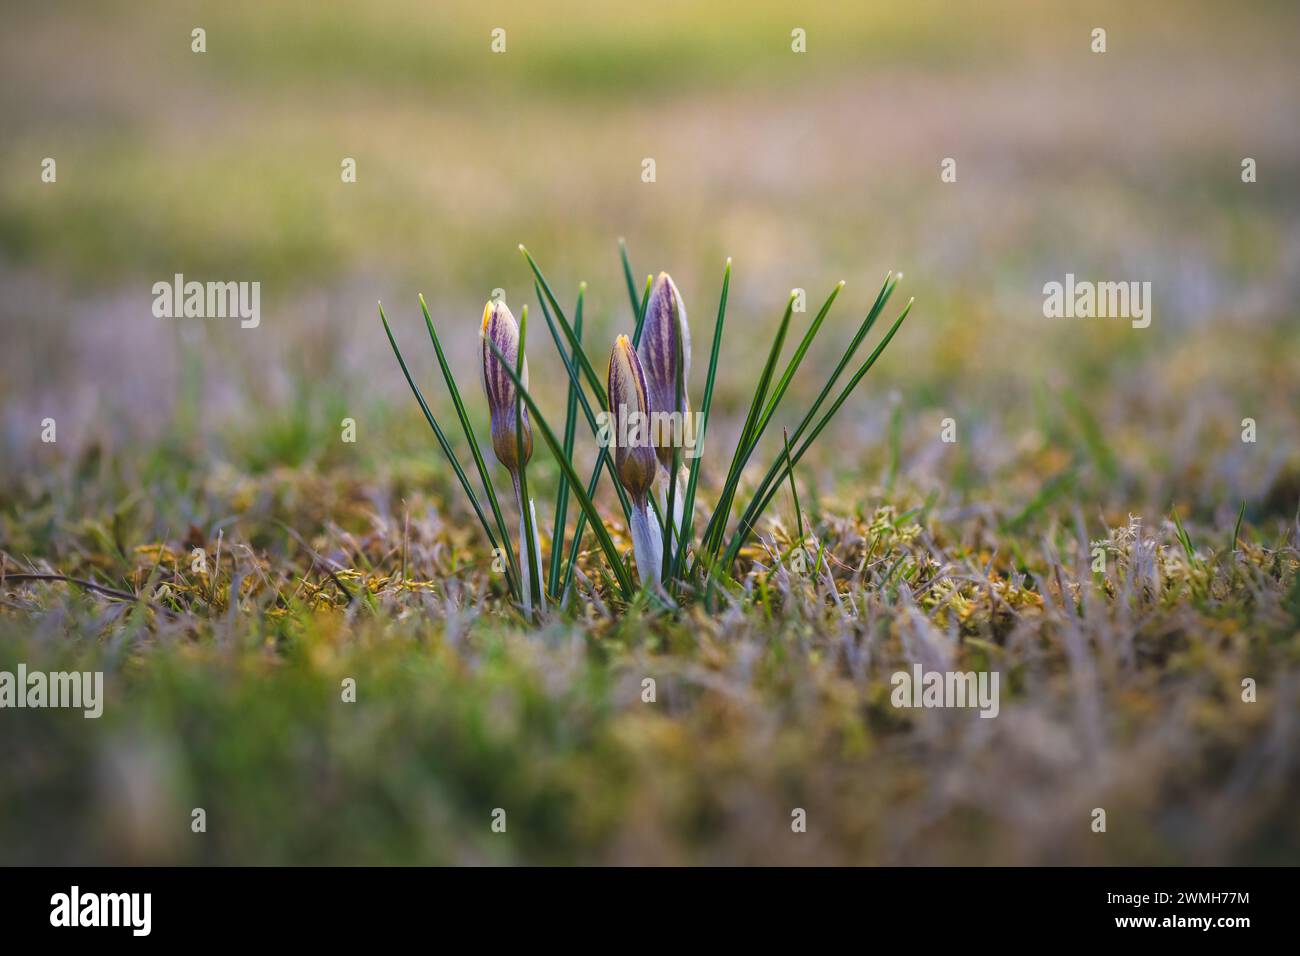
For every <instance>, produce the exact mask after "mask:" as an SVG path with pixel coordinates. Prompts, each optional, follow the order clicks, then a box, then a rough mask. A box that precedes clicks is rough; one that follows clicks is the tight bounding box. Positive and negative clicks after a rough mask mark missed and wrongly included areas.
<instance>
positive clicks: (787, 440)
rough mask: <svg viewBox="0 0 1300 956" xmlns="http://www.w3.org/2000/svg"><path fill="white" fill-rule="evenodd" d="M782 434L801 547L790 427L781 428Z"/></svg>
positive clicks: (801, 527)
mask: <svg viewBox="0 0 1300 956" xmlns="http://www.w3.org/2000/svg"><path fill="white" fill-rule="evenodd" d="M781 431H782V434H783V435H784V437H785V461H786V470H787V471H788V472H789V474H790V496H791V497H792V498H794V518H795V521H796V522H798V526H799V547H801V548H802V547H803V539H804V533H803V509H802V508H800V507H799V489H798V488H797V487H796V486H795V483H794V459H793V458H792V457H791V456H790V429H788V428H783V429H782V430H781Z"/></svg>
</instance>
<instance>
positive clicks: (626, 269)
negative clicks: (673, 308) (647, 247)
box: [618, 239, 641, 319]
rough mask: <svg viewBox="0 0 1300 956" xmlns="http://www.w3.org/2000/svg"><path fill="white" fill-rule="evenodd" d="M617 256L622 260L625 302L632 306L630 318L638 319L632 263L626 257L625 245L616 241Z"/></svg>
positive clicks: (621, 241) (620, 241)
mask: <svg viewBox="0 0 1300 956" xmlns="http://www.w3.org/2000/svg"><path fill="white" fill-rule="evenodd" d="M618 255H619V258H620V259H622V260H623V281H624V282H626V283H627V300H628V302H630V303H631V304H632V317H633V318H634V319H635V318H638V317H639V316H640V314H641V313H640V312H639V311H638V310H637V307H636V278H635V275H634V274H633V272H632V262H631V260H630V259H628V257H627V243H626V242H624V241H623V240H622V239H620V240H619V241H618Z"/></svg>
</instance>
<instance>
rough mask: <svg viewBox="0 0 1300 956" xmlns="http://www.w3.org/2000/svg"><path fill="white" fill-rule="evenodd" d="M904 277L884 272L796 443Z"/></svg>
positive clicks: (764, 484) (765, 484)
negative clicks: (870, 303)
mask: <svg viewBox="0 0 1300 956" xmlns="http://www.w3.org/2000/svg"><path fill="white" fill-rule="evenodd" d="M901 278H902V275H901V274H898V275H895V274H894V273H892V272H891V273H889V274H887V275H886V276H885V281H884V284H883V285H881V287H880V291H879V292H878V293H877V294H876V300H875V302H873V303H872V306H871V309H870V310H869V311H868V312H867V314H866V317H865V318H863V320H862V323H861V324H860V325H859V326H858V330H857V332H855V333H854V335H853V339H852V340H851V341H850V342H849V345H848V347H847V348H846V349H845V350H844V353H843V354H842V355H841V356H840V360H839V362H838V363H836V365H835V369H834V370H833V371H832V372H831V374H830V377H829V378H827V380H826V383H825V384H824V385H823V386H822V388H821V391H820V392H819V393H818V395H817V398H816V400H815V401H814V402H813V403H812V405H811V406H810V407H809V409H808V411H807V412H805V413H804V416H803V419H802V420H801V421H800V422H799V425H798V427H797V428H796V429H795V431H794V435H793V436H792V438H791V442H792V443H793V444H796V445H797V444H798V443H799V439H800V438H801V437H802V436H803V433H804V432H805V431H806V430H807V429H808V427H809V426H810V425H811V424H812V422H813V420H814V419H815V417H816V415H817V412H818V410H819V409H820V408H821V406H822V404H823V403H824V402H825V401H826V399H827V397H828V396H829V395H830V393H831V389H833V388H834V387H835V383H836V382H837V381H839V378H840V376H841V375H842V374H843V373H844V369H845V368H846V367H847V366H848V364H849V362H850V360H851V359H852V358H853V356H854V354H855V353H856V352H857V350H858V347H859V346H860V345H861V344H862V340H863V339H865V338H866V337H867V335H868V334H869V333H870V332H871V330H872V328H874V327H875V324H876V320H877V319H879V317H880V315H881V313H882V312H884V309H885V306H886V305H887V304H888V303H889V300H890V298H891V297H892V296H893V294H894V289H895V288H896V287H897V286H898V282H899V280H900V279H901ZM909 308H910V303H909ZM780 464H781V463H780V461H777V462H776V463H775V464H774V465H773V466H772V467H771V468H770V469H769V470H768V472H767V475H766V476H765V477H764V478H763V480H762V481H761V482H760V483H759V486H758V488H757V490H756V491H755V492H754V498H753V500H754V501H758V500H762V499H763V498H764V496H765V495H766V496H768V497H769V498H770V494H769V492H770V491H771V490H772V485H773V482H775V481H777V480H778V479H776V477H775V472H776V470H777V468H778V467H779V466H780ZM722 532H725V527H724V528H723V529H722ZM698 563H699V560H698V558H697V560H696V564H698Z"/></svg>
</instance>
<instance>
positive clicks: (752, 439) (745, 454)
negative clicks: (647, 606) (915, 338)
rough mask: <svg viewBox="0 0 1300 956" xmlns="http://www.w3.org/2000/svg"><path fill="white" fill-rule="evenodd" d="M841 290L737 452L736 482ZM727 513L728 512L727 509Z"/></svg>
mask: <svg viewBox="0 0 1300 956" xmlns="http://www.w3.org/2000/svg"><path fill="white" fill-rule="evenodd" d="M843 288H844V281H843V280H840V282H839V283H837V284H836V286H835V288H834V289H832V290H831V294H830V295H829V296H828V297H827V298H826V301H825V303H823V305H822V307H821V309H819V310H818V312H817V315H816V317H815V318H814V319H813V321H812V322H811V323H810V324H809V326H808V330H807V331H806V332H805V333H804V336H803V339H802V340H801V341H800V343H799V345H798V347H797V348H796V349H795V352H794V355H792V356H791V357H790V361H789V362H788V363H787V364H786V367H785V371H784V372H783V373H782V375H781V378H780V379H779V380H778V382H777V386H776V388H775V389H774V390H773V392H772V397H771V398H770V399H769V400H768V402H767V405H766V406H765V408H764V410H763V412H762V414H761V415H760V416H759V418H758V420H757V421H756V422H755V423H754V426H753V429H752V431H751V432H750V435H749V439H748V441H747V443H746V444H745V446H744V447H738V448H737V451H738V452H739V457H738V461H737V465H736V480H737V481H739V476H740V475H742V474H743V473H744V471H745V467H746V466H747V465H748V464H749V459H750V458H751V457H752V456H753V454H754V450H755V449H756V448H758V443H759V441H760V440H761V439H762V437H763V433H764V432H765V431H766V430H767V426H768V423H769V422H771V420H772V416H773V415H774V414H775V413H776V410H777V408H778V407H780V404H781V399H783V398H784V397H785V393H786V390H787V389H788V388H789V387H790V382H791V381H792V380H793V379H794V375H795V372H797V371H798V370H799V366H800V364H801V363H802V362H803V359H804V356H805V355H807V354H808V349H809V347H810V346H811V345H812V342H813V339H814V338H816V337H817V332H818V331H819V330H820V329H821V327H822V323H823V322H825V321H826V316H828V315H829V314H830V311H831V306H832V305H834V304H835V299H836V297H837V296H839V294H840V290H841V289H843ZM734 494H735V492H734V489H733V491H732V496H733V497H734ZM730 503H731V502H730V501H728V506H730ZM728 510H730V509H729V508H728ZM716 530H717V533H718V534H719V535H722V534H725V533H726V518H725V516H724V518H723V522H722V526H721V527H719V528H718V529H716ZM719 544H720V540H719Z"/></svg>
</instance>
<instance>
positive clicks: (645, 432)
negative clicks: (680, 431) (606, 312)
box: [609, 335, 655, 508]
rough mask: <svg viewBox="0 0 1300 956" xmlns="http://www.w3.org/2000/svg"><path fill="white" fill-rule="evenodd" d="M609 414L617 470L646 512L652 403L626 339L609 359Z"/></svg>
mask: <svg viewBox="0 0 1300 956" xmlns="http://www.w3.org/2000/svg"><path fill="white" fill-rule="evenodd" d="M609 411H610V415H611V416H612V418H613V425H614V429H613V432H614V470H615V472H616V473H617V474H618V478H619V481H621V482H622V483H623V487H624V488H626V489H627V490H628V493H629V494H630V495H631V496H632V500H633V501H634V502H635V503H636V504H637V505H639V506H640V507H642V508H644V507H645V504H646V495H647V494H648V493H649V491H650V487H651V486H652V485H653V484H654V480H655V453H654V448H653V447H652V446H651V443H650V439H649V427H650V416H649V412H650V403H649V399H648V398H647V395H646V378H645V372H644V371H642V369H641V361H640V360H639V359H638V358H637V356H636V352H635V351H633V349H632V343H631V342H629V341H628V338H627V336H626V335H620V336H619V337H618V340H617V341H616V342H615V343H614V352H613V354H611V355H610V357H609Z"/></svg>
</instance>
